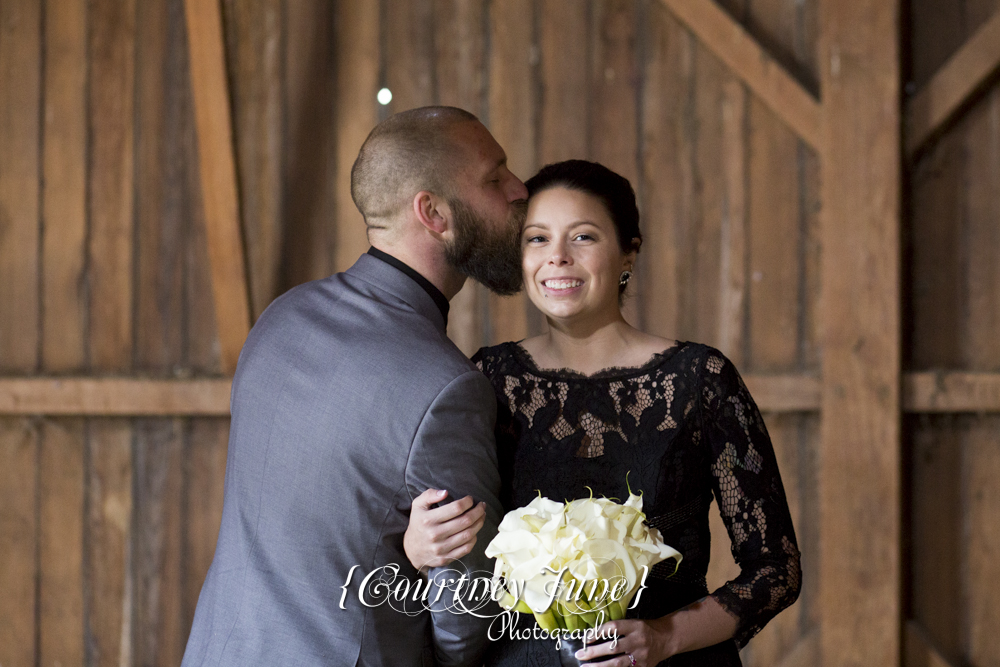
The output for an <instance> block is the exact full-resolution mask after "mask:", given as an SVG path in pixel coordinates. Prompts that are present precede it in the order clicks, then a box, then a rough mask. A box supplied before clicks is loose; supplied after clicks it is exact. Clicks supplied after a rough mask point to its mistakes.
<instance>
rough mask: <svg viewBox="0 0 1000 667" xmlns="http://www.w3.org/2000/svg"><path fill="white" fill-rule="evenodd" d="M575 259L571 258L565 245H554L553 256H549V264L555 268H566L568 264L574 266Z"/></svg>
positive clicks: (552, 247) (552, 248)
mask: <svg viewBox="0 0 1000 667" xmlns="http://www.w3.org/2000/svg"><path fill="white" fill-rule="evenodd" d="M572 263H573V258H572V257H571V256H570V254H569V252H568V251H567V249H566V246H565V245H564V244H563V243H553V244H552V246H551V254H550V255H549V264H552V265H554V266H564V265H566V264H572Z"/></svg>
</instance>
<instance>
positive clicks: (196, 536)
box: [182, 419, 229, 637]
mask: <svg viewBox="0 0 1000 667" xmlns="http://www.w3.org/2000/svg"><path fill="white" fill-rule="evenodd" d="M228 439H229V420H227V419H192V420H191V422H190V426H189V430H188V432H187V434H186V437H185V442H184V456H183V466H184V480H185V487H184V493H183V499H184V501H183V502H184V510H183V548H184V553H183V559H184V560H183V573H184V582H183V591H182V593H183V596H184V600H183V614H184V616H183V635H184V636H185V637H187V635H188V633H189V632H190V630H191V625H192V623H193V622H194V611H195V607H196V606H197V605H198V595H199V594H200V593H201V587H202V584H204V582H205V575H206V574H208V568H209V566H210V565H211V564H212V557H213V556H214V554H215V543H216V540H217V539H218V537H219V525H220V524H221V522H222V489H223V479H224V478H225V475H226V445H227V442H228Z"/></svg>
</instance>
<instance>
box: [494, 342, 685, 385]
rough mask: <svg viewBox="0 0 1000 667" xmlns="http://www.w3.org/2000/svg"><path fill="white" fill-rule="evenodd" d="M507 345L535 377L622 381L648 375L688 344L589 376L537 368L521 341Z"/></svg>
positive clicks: (575, 372) (560, 369)
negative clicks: (629, 364)
mask: <svg viewBox="0 0 1000 667" xmlns="http://www.w3.org/2000/svg"><path fill="white" fill-rule="evenodd" d="M508 345H510V346H511V349H512V351H513V355H514V357H515V358H516V359H517V360H518V361H519V362H520V363H521V365H522V366H524V367H525V368H526V369H527V370H528V371H529V372H530V373H531V374H532V375H537V376H538V377H543V378H546V379H550V380H551V379H555V380H623V379H626V378H632V377H637V376H639V375H644V374H646V373H648V372H649V371H651V370H653V369H654V368H656V367H657V366H659V365H661V364H663V363H664V362H666V361H667V360H668V359H670V358H671V357H673V356H674V355H675V354H677V352H679V351H680V350H681V349H683V348H684V347H686V346H687V345H688V343H687V341H680V340H679V341H676V342H675V343H674V344H673V346H671V347H668V348H667V349H665V350H663V351H662V352H654V353H653V356H652V357H650V358H649V361H647V362H645V363H644V364H642V365H640V366H608V367H607V368H602V369H601V370H599V371H597V372H596V373H591V374H589V375H588V374H586V373H580V372H579V371H575V370H573V369H571V368H539V367H538V364H536V363H535V359H534V357H532V356H531V353H530V352H528V351H527V350H526V349H524V346H523V345H521V341H514V342H511V343H508Z"/></svg>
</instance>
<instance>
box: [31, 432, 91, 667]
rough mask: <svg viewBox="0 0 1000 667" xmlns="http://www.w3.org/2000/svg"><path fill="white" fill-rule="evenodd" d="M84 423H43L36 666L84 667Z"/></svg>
mask: <svg viewBox="0 0 1000 667" xmlns="http://www.w3.org/2000/svg"><path fill="white" fill-rule="evenodd" d="M85 448H86V439H85V436H84V421H83V420H82V419H62V420H58V421H54V420H46V421H45V422H43V423H42V427H41V453H40V458H39V487H40V488H39V498H40V503H41V506H40V510H39V519H40V524H39V601H38V604H39V639H40V645H39V664H42V665H83V664H84V663H85V654H84V653H85V652H84V618H83V590H84V582H83V544H84V533H83V524H84V478H85V469H84V451H85Z"/></svg>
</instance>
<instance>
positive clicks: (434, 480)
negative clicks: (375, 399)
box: [406, 371, 502, 665]
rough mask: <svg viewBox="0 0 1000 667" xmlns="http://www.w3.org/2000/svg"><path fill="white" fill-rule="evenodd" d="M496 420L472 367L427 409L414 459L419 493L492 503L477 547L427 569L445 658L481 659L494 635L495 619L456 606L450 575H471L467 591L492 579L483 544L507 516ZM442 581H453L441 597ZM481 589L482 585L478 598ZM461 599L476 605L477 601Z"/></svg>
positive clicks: (411, 466)
mask: <svg viewBox="0 0 1000 667" xmlns="http://www.w3.org/2000/svg"><path fill="white" fill-rule="evenodd" d="M495 420H496V399H495V397H494V395H493V388H492V387H491V386H490V383H489V381H488V380H487V379H486V377H485V376H483V375H482V374H481V373H479V372H478V371H470V372H468V373H466V374H464V375H462V376H460V377H458V378H456V379H455V380H453V381H452V382H451V383H450V384H449V385H448V386H447V387H445V389H444V390H443V391H442V392H441V393H440V394H439V395H438V396H437V398H436V399H435V400H434V402H433V403H432V404H431V406H430V408H428V410H427V414H426V415H424V419H423V422H422V423H421V425H420V428H419V429H418V431H417V435H416V437H415V439H414V443H413V448H412V450H411V454H410V461H409V463H408V464H407V471H406V483H407V485H408V487H409V489H410V492H411V494H412V495H413V496H414V497H416V496H417V495H419V494H420V493H422V492H423V491H424V490H426V489H429V488H433V489H444V490H446V491H448V494H449V496H450V497H451V498H463V497H465V496H471V497H472V499H473V500H474V502H475V503H479V502H484V503H485V504H486V507H485V509H486V516H485V519H484V523H483V527H482V529H481V530H480V531H479V535H478V539H477V541H476V544H475V546H474V547H473V548H472V551H471V552H470V553H468V554H467V555H465V556H463V557H462V558H460V559H459V560H457V561H454V562H453V563H450V564H448V565H445V566H443V567H437V568H431V570H430V571H429V573H428V576H429V583H430V586H431V594H430V599H429V607H430V608H431V620H432V623H433V631H434V646H435V653H436V658H437V661H438V664H440V665H477V664H480V662H481V659H482V653H483V649H484V648H485V645H486V641H487V638H486V632H487V628H488V627H489V623H490V620H491V619H489V618H485V619H483V618H478V617H477V616H476V615H473V614H470V613H462V607H461V604H459V605H456V600H455V592H454V589H455V588H456V585H455V584H451V585H449V584H448V580H449V579H455V580H458V579H459V578H460V577H461V576H462V575H465V581H466V583H465V585H464V587H463V592H465V593H468V592H469V591H470V589H471V588H472V587H471V583H469V580H470V578H474V577H486V578H489V577H491V576H492V573H493V567H492V561H491V559H489V558H487V557H486V555H485V553H484V551H485V549H486V545H487V544H489V543H490V541H491V540H492V539H493V537H494V536H495V535H496V532H497V525H498V524H499V522H500V518H501V515H502V507H501V505H500V501H499V493H500V473H499V470H498V468H497V456H496V443H495V441H494V437H493V427H494V422H495ZM442 586H446V587H448V588H446V590H445V591H444V593H443V594H442V595H440V596H438V592H439V588H440V587H442ZM482 590H483V586H482V585H479V586H478V587H477V589H476V593H477V598H479V597H481V594H482ZM462 602H463V603H465V604H466V606H471V607H474V604H473V603H470V602H467V601H462ZM456 606H457V607H458V608H457V609H456ZM499 611H500V609H499V607H496V606H495V605H492V604H491V605H490V606H487V607H486V608H483V609H480V610H479V611H478V613H479V614H480V615H484V616H485V615H489V614H491V613H495V612H499ZM456 612H458V613H456Z"/></svg>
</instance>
